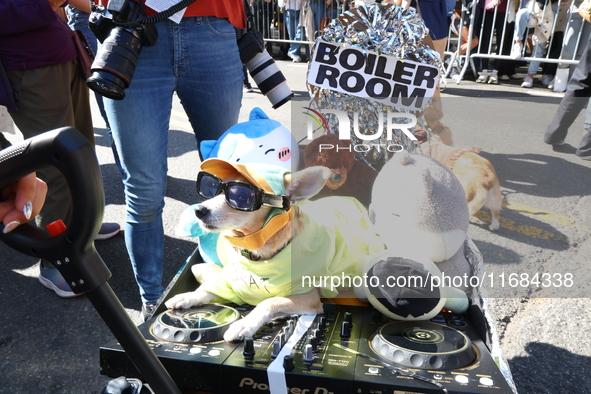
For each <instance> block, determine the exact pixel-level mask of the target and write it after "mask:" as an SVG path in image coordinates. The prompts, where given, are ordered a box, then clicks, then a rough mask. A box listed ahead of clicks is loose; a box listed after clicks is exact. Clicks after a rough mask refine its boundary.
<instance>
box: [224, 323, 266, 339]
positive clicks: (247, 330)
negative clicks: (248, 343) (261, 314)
mask: <svg viewBox="0 0 591 394" xmlns="http://www.w3.org/2000/svg"><path fill="white" fill-rule="evenodd" d="M258 329H259V327H253V326H252V325H251V324H249V321H248V319H246V318H244V319H240V320H238V321H236V322H234V323H232V324H231V325H230V327H229V328H228V330H227V331H226V332H225V333H224V340H226V341H227V342H234V341H241V340H243V339H244V338H247V337H252V336H253V335H254V334H255V333H256V332H257V330H258Z"/></svg>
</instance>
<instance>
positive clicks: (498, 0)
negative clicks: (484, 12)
mask: <svg viewBox="0 0 591 394" xmlns="http://www.w3.org/2000/svg"><path fill="white" fill-rule="evenodd" d="M499 4H501V0H492V1H491V2H490V3H489V4H488V9H489V10H492V9H495V8H497V6H498V5H499Z"/></svg>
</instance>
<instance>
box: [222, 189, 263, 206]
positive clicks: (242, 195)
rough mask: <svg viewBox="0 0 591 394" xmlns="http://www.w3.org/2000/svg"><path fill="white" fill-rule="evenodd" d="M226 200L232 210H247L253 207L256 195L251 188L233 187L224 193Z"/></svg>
mask: <svg viewBox="0 0 591 394" xmlns="http://www.w3.org/2000/svg"><path fill="white" fill-rule="evenodd" d="M226 200H227V201H228V203H229V204H230V206H231V207H232V208H235V209H244V210H249V209H252V208H253V207H254V203H255V200H256V193H255V191H254V190H252V189H251V188H248V187H245V186H240V185H233V186H230V187H229V188H228V190H227V191H226Z"/></svg>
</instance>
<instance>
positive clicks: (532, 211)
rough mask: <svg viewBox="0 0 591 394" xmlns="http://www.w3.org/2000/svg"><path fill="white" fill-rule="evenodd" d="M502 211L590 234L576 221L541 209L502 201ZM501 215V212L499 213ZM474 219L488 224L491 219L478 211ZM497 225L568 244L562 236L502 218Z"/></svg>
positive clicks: (484, 212) (538, 237) (483, 212)
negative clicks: (508, 210) (516, 213)
mask: <svg viewBox="0 0 591 394" xmlns="http://www.w3.org/2000/svg"><path fill="white" fill-rule="evenodd" d="M503 208H504V209H510V210H512V211H515V212H519V213H522V214H525V215H528V216H531V217H533V218H535V219H538V220H541V221H544V222H549V223H556V224H559V225H561V226H566V227H570V228H573V229H579V230H583V231H585V232H588V233H591V229H590V228H589V227H588V226H583V225H578V224H577V222H576V220H574V219H571V218H569V217H566V216H562V215H558V214H556V213H552V212H548V211H544V210H542V209H538V208H534V207H530V206H529V205H525V204H521V203H518V202H513V201H504V202H503ZM501 214H502V211H501ZM474 217H476V218H478V219H480V220H482V221H484V222H488V223H490V222H491V220H492V218H491V215H490V214H489V213H488V211H484V210H480V211H478V212H477V213H476V215H474ZM499 224H500V226H501V227H503V228H506V229H508V230H511V231H516V232H518V233H520V234H523V235H526V236H529V237H532V238H536V239H554V240H556V241H564V242H569V239H568V238H567V237H565V236H564V235H555V234H553V233H551V232H549V231H546V230H542V229H540V228H538V227H535V226H525V225H520V224H517V223H516V222H515V221H514V220H510V219H507V218H504V217H502V216H501V217H500V218H499Z"/></svg>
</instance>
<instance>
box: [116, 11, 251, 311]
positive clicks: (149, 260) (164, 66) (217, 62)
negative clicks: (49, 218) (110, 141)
mask: <svg viewBox="0 0 591 394" xmlns="http://www.w3.org/2000/svg"><path fill="white" fill-rule="evenodd" d="M211 19H214V21H211ZM156 27H157V28H158V43H157V45H156V46H154V47H144V48H143V50H142V54H141V56H140V60H139V62H138V66H137V69H136V72H135V75H134V77H133V80H132V81H131V84H130V86H129V88H128V89H127V90H126V97H125V98H124V99H123V100H121V101H116V100H109V99H106V100H105V106H106V109H107V112H108V115H109V120H110V121H111V127H112V129H113V135H114V138H115V143H116V146H117V150H118V152H119V153H120V159H121V164H122V167H123V170H124V178H123V182H124V185H125V195H126V203H127V217H126V227H125V241H126V245H127V249H128V252H129V255H130V258H131V262H132V265H133V268H134V272H135V275H136V280H137V283H138V285H139V287H140V295H141V297H142V301H143V302H144V303H145V304H154V303H156V302H157V301H158V299H159V298H160V296H161V294H162V290H163V289H162V270H163V261H164V256H163V248H164V246H163V244H164V231H163V228H162V209H163V207H164V194H165V188H166V172H167V164H166V162H167V140H168V123H169V119H170V112H171V108H172V96H173V92H174V91H175V89H176V90H177V91H178V95H179V98H180V100H181V103H182V104H183V107H184V108H185V111H186V112H187V115H188V116H189V120H190V121H191V124H192V126H193V128H194V130H195V132H196V137H197V140H198V141H201V140H203V139H217V138H218V137H219V136H220V135H221V134H222V133H223V132H224V131H226V129H227V128H229V127H230V126H232V125H234V124H235V123H236V122H237V120H238V112H239V109H240V101H241V98H242V81H243V74H242V64H241V62H240V59H239V55H238V46H237V44H236V37H235V32H234V28H233V27H232V26H231V25H230V23H229V22H228V21H227V20H220V19H216V18H184V19H183V21H182V22H181V23H180V24H179V25H177V24H176V23H174V22H171V21H169V20H165V21H162V22H159V23H157V24H156Z"/></svg>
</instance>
